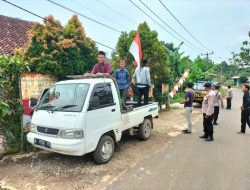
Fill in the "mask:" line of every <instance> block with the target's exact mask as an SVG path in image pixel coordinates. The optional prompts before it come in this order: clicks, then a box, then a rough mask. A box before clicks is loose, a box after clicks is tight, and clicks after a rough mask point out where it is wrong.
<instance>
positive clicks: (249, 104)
mask: <svg viewBox="0 0 250 190" xmlns="http://www.w3.org/2000/svg"><path fill="white" fill-rule="evenodd" d="M242 92H244V95H243V105H242V107H241V130H240V132H239V133H240V134H245V131H246V124H247V125H248V127H249V128H250V121H249V117H250V94H249V85H243V86H242Z"/></svg>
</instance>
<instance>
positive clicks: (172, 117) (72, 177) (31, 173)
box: [0, 108, 201, 190]
mask: <svg viewBox="0 0 250 190" xmlns="http://www.w3.org/2000/svg"><path fill="white" fill-rule="evenodd" d="M182 112H183V109H173V110H170V111H167V112H162V113H160V115H159V118H158V119H155V120H154V130H153V134H152V137H151V138H150V139H149V140H148V141H140V140H138V138H137V137H136V136H129V135H126V136H123V138H122V140H121V142H119V143H118V144H117V146H116V150H115V155H114V157H113V159H112V160H111V161H110V162H109V163H108V164H105V165H96V164H95V163H94V161H93V159H92V155H91V154H89V155H86V156H83V157H72V156H65V155H60V154H56V153H50V152H47V151H39V152H37V153H31V154H24V155H16V156H12V157H8V158H5V160H4V161H1V162H0V190H1V189H4V188H6V189H13V190H14V189H18V190H22V189H25V190H47V189H49V190H62V189H63V190H68V189H70V190H77V189H90V188H91V189H102V187H104V186H105V185H106V184H107V183H110V182H111V181H112V180H114V179H115V178H116V177H117V176H119V175H120V174H122V173H123V172H124V171H126V169H128V168H130V167H133V166H134V165H135V164H136V163H138V162H140V161H141V160H143V159H145V158H146V157H149V156H151V155H152V154H154V153H156V152H158V151H159V150H161V149H162V148H163V147H165V146H171V138H173V137H174V136H176V135H178V134H180V133H181V130H182V129H184V128H185V119H184V117H183V115H182ZM200 118H201V113H200V109H197V108H195V109H194V111H193V122H194V123H195V122H197V121H198V120H199V119H200Z"/></svg>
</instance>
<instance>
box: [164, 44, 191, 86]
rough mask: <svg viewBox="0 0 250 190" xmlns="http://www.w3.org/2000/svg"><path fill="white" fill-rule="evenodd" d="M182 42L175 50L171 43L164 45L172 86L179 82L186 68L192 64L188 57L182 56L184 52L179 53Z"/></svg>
mask: <svg viewBox="0 0 250 190" xmlns="http://www.w3.org/2000/svg"><path fill="white" fill-rule="evenodd" d="M182 44H183V42H182V43H181V44H180V45H179V46H178V47H177V48H176V47H174V44H173V43H164V47H165V50H166V52H167V54H168V61H167V63H168V65H169V67H170V69H171V76H172V77H171V78H172V79H173V85H175V82H177V81H178V80H179V78H180V77H181V76H182V74H183V73H184V71H185V70H186V68H187V67H189V65H190V63H191V62H192V61H191V60H190V59H189V56H183V54H184V52H182V53H180V52H179V50H180V47H181V45H182Z"/></svg>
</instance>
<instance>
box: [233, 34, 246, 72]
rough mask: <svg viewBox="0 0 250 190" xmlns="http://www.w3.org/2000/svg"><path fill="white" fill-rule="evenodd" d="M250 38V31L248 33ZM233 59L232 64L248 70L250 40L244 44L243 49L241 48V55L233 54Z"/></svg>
mask: <svg viewBox="0 0 250 190" xmlns="http://www.w3.org/2000/svg"><path fill="white" fill-rule="evenodd" d="M248 37H249V38H250V31H249V33H248ZM232 54H233V57H232V59H231V62H233V63H235V64H237V65H239V66H240V67H241V68H246V67H249V66H250V40H246V41H244V42H242V47H241V48H240V52H239V53H234V52H233V53H232Z"/></svg>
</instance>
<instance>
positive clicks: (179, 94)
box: [170, 92, 185, 104]
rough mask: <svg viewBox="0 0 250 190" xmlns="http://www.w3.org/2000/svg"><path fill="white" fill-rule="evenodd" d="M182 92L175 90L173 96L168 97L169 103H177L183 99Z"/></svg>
mask: <svg viewBox="0 0 250 190" xmlns="http://www.w3.org/2000/svg"><path fill="white" fill-rule="evenodd" d="M184 97H185V94H184V92H177V94H175V95H174V97H173V98H171V99H170V104H174V103H178V102H181V101H183V100H184Z"/></svg>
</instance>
